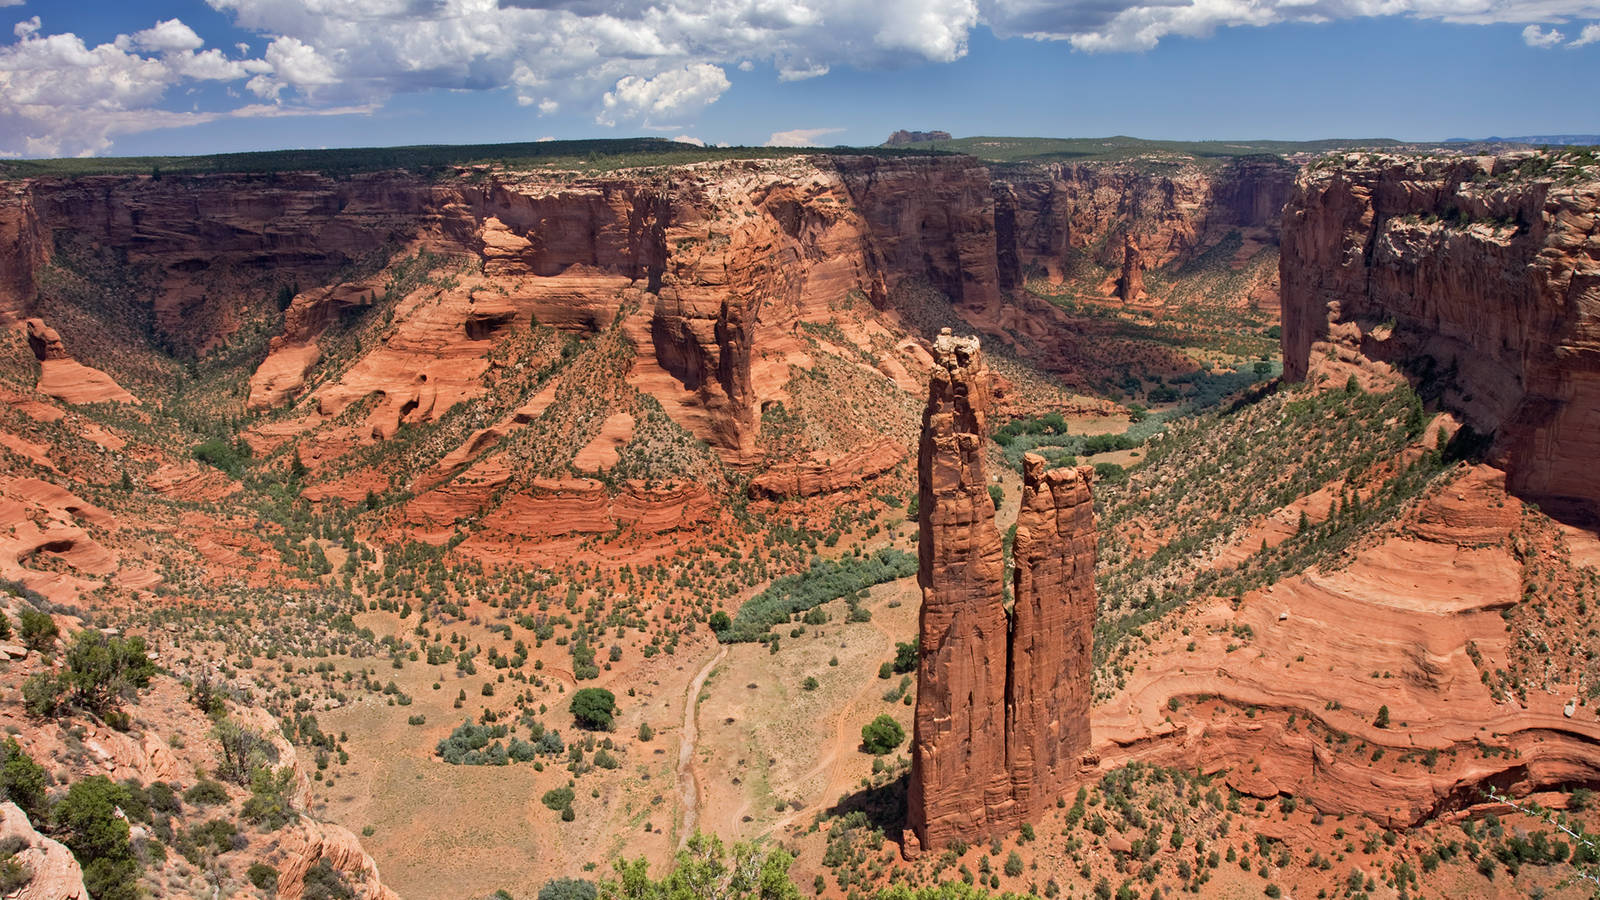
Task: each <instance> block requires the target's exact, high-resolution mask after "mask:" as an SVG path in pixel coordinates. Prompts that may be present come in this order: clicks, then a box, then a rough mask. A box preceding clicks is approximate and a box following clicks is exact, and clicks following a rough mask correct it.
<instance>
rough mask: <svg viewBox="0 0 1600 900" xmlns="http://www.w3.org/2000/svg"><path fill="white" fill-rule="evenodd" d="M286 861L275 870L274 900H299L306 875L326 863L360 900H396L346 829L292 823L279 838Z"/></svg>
mask: <svg viewBox="0 0 1600 900" xmlns="http://www.w3.org/2000/svg"><path fill="white" fill-rule="evenodd" d="M283 851H284V853H285V854H286V859H285V860H284V863H283V865H282V866H281V867H280V868H279V870H278V894H277V896H278V900H300V898H301V897H302V896H304V895H305V886H306V873H307V872H309V871H311V869H312V868H313V867H315V866H316V865H318V864H319V863H321V862H322V861H323V860H326V861H327V863H328V866H329V867H330V868H332V869H333V870H334V871H335V872H338V873H339V874H340V875H342V876H343V877H344V880H345V884H346V885H347V886H348V887H349V888H350V889H351V890H352V891H353V892H354V893H355V896H356V897H358V898H360V900H399V896H400V895H399V894H396V893H395V892H394V891H392V890H390V889H389V888H388V887H385V886H384V884H383V881H382V880H381V879H380V878H379V877H378V864H377V863H375V862H373V861H372V857H371V856H368V855H367V853H366V851H365V850H363V849H361V841H359V840H358V839H357V838H356V836H355V835H354V834H351V833H350V831H349V829H346V828H341V827H340V826H338V825H330V824H328V823H326V822H313V821H311V820H309V819H307V820H303V821H301V822H298V823H296V824H295V825H294V826H293V827H291V828H289V829H288V830H287V831H286V832H285V834H284V837H283Z"/></svg>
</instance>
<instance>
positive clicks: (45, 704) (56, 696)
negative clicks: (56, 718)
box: [22, 672, 66, 719]
mask: <svg viewBox="0 0 1600 900" xmlns="http://www.w3.org/2000/svg"><path fill="white" fill-rule="evenodd" d="M65 695H66V688H65V687H64V686H63V685H62V680H61V678H59V677H57V676H56V675H54V674H53V673H50V672H35V673H34V674H32V675H29V676H28V677H27V679H26V680H24V681H23V682H22V709H23V711H24V712H26V713H27V714H28V715H30V716H33V717H35V718H39V719H42V718H46V717H48V716H53V715H55V714H56V712H57V711H59V710H60V709H61V701H62V700H63V699H64V697H65Z"/></svg>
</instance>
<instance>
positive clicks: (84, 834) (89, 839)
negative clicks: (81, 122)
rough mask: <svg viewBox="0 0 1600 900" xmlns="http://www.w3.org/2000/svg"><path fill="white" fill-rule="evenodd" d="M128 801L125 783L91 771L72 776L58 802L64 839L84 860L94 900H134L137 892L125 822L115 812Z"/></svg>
mask: <svg viewBox="0 0 1600 900" xmlns="http://www.w3.org/2000/svg"><path fill="white" fill-rule="evenodd" d="M127 802H128V796H127V788H125V787H123V786H122V785H120V784H117V783H116V782H114V781H112V780H111V779H109V778H107V777H106V776H104V775H93V776H90V777H88V778H85V779H83V780H82V781H78V782H75V783H74V784H73V785H72V787H71V788H70V789H68V791H67V796H66V797H64V798H63V799H62V800H61V802H60V803H58V804H56V809H55V821H56V827H57V828H58V829H59V830H60V831H61V834H62V843H64V844H66V845H67V848H68V849H70V850H71V851H72V855H73V856H76V857H77V858H78V862H79V864H81V865H82V866H83V886H84V887H86V888H88V889H89V895H90V896H92V897H95V898H96V900H135V898H137V897H138V896H139V894H140V891H139V863H138V861H137V860H136V859H135V858H134V855H133V845H132V844H131V843H129V841H128V822H127V820H126V819H123V818H121V817H119V816H118V815H117V808H118V807H119V806H122V805H123V804H125V803H127Z"/></svg>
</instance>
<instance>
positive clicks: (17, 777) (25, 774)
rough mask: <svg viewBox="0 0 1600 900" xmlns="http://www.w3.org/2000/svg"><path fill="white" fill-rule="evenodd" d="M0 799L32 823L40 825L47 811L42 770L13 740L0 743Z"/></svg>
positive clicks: (9, 739) (8, 739)
mask: <svg viewBox="0 0 1600 900" xmlns="http://www.w3.org/2000/svg"><path fill="white" fill-rule="evenodd" d="M0 799H4V800H10V801H11V802H12V803H15V804H16V805H17V806H18V807H20V808H21V809H22V811H23V812H25V813H27V814H28V818H30V819H32V820H33V821H34V823H35V824H43V822H44V819H45V815H46V814H47V813H48V812H49V809H48V807H47V806H46V804H45V800H46V797H45V772H44V767H43V766H41V765H39V764H38V763H36V762H34V761H33V757H31V756H29V755H28V754H27V752H26V751H24V750H23V749H22V747H21V745H19V744H18V743H17V742H16V740H15V739H13V738H7V739H6V740H5V743H0Z"/></svg>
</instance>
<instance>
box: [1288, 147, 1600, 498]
mask: <svg viewBox="0 0 1600 900" xmlns="http://www.w3.org/2000/svg"><path fill="white" fill-rule="evenodd" d="M1524 161H1527V155H1526V154H1523V155H1507V156H1501V157H1452V158H1444V159H1436V158H1419V157H1415V156H1410V157H1399V156H1372V157H1370V158H1369V157H1367V156H1365V155H1363V156H1352V157H1349V158H1347V159H1335V160H1334V161H1333V162H1332V163H1331V164H1328V165H1320V166H1312V167H1309V168H1307V169H1306V170H1305V171H1304V172H1303V173H1302V174H1301V175H1300V178H1299V182H1298V185H1297V189H1296V191H1295V193H1294V196H1293V198H1292V200H1291V202H1290V203H1289V205H1288V208H1287V209H1286V210H1285V212H1284V227H1283V245H1282V256H1281V262H1280V266H1281V281H1282V286H1283V287H1282V291H1283V300H1282V304H1283V364H1284V374H1285V376H1286V377H1287V378H1288V379H1290V380H1300V379H1304V378H1307V377H1311V378H1312V379H1328V380H1334V379H1336V380H1337V381H1339V382H1340V383H1342V382H1343V381H1344V379H1345V378H1346V377H1347V374H1346V370H1347V369H1348V368H1349V367H1351V366H1355V367H1357V368H1358V369H1367V370H1371V369H1373V368H1374V367H1377V368H1380V369H1392V368H1400V369H1403V370H1405V372H1406V374H1408V375H1410V376H1411V377H1413V378H1419V379H1422V380H1424V381H1427V382H1429V383H1431V384H1432V385H1434V386H1435V387H1436V388H1437V389H1438V390H1439V391H1440V392H1441V393H1442V396H1441V398H1440V399H1441V402H1442V403H1443V404H1444V405H1446V406H1448V407H1450V408H1452V409H1455V410H1457V411H1459V412H1460V413H1462V414H1463V415H1464V416H1465V418H1466V421H1467V423H1468V424H1470V425H1472V426H1473V427H1474V428H1475V429H1476V430H1477V431H1479V432H1480V433H1484V434H1493V436H1494V444H1493V447H1492V449H1491V460H1492V461H1493V462H1494V463H1495V464H1496V465H1497V466H1499V467H1500V468H1502V469H1504V470H1505V472H1506V476H1507V478H1506V481H1507V487H1508V488H1509V489H1510V490H1511V491H1512V492H1513V493H1516V494H1518V495H1519V496H1522V497H1525V498H1528V499H1533V500H1537V501H1538V502H1539V503H1540V505H1541V506H1543V507H1544V508H1546V509H1548V510H1550V511H1552V512H1557V513H1558V514H1559V513H1561V512H1562V511H1571V512H1573V513H1575V514H1577V515H1579V516H1581V517H1585V518H1589V519H1594V518H1596V517H1600V478H1596V477H1595V473H1594V460H1595V459H1596V458H1600V289H1597V285H1600V216H1597V212H1600V208H1597V199H1596V193H1595V188H1594V184H1593V183H1592V182H1591V181H1585V180H1583V179H1577V180H1572V179H1561V180H1549V179H1537V178H1520V177H1518V175H1517V172H1518V166H1519V165H1520V164H1521V163H1522V162H1524ZM1358 374H1359V373H1358Z"/></svg>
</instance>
